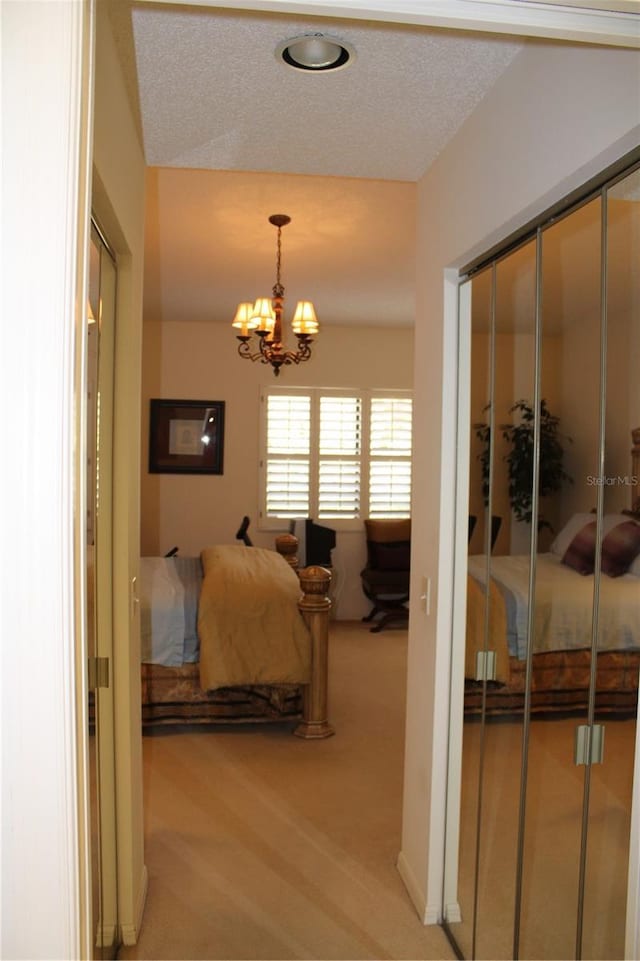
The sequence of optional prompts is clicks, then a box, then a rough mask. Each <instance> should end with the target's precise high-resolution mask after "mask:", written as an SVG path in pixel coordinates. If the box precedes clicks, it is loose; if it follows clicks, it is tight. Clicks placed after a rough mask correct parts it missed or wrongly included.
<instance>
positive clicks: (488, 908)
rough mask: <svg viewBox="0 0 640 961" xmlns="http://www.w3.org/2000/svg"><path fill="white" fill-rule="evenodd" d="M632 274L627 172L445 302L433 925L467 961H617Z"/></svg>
mask: <svg viewBox="0 0 640 961" xmlns="http://www.w3.org/2000/svg"><path fill="white" fill-rule="evenodd" d="M638 262H640V171H639V170H637V169H636V170H634V171H632V172H628V173H626V174H625V175H624V176H620V177H618V178H617V179H615V180H612V181H611V182H610V183H608V184H606V185H605V186H604V187H602V188H601V189H599V190H598V191H596V192H595V193H594V195H593V196H591V197H588V198H585V200H584V201H583V202H581V203H580V204H578V205H576V206H575V207H573V208H572V209H571V210H569V211H568V212H567V213H566V214H563V215H562V216H560V217H555V218H554V219H553V220H550V221H549V222H548V223H543V224H542V225H541V226H540V227H538V229H537V230H536V232H535V234H534V235H531V236H530V237H528V238H525V239H524V240H523V241H522V242H521V243H520V244H519V245H518V246H515V247H513V248H512V249H510V250H508V251H507V252H505V253H504V254H503V255H501V256H498V257H495V258H493V259H492V260H491V261H490V262H488V263H486V264H485V265H483V266H481V267H480V269H478V270H477V271H475V272H474V273H473V274H472V275H471V278H470V279H469V280H467V281H465V283H464V285H463V287H462V288H461V297H460V302H461V305H462V307H463V309H462V310H461V318H460V346H461V353H460V369H461V371H463V372H464V371H467V373H468V380H466V381H465V382H464V383H463V384H461V393H460V417H461V422H460V427H459V457H460V461H461V463H462V469H461V478H462V480H461V481H459V484H458V492H459V495H460V496H459V501H460V503H459V507H458V527H459V536H458V539H457V553H458V555H462V553H463V550H464V556H458V557H457V559H456V571H457V574H456V607H457V609H458V610H460V609H462V610H464V611H466V616H465V618H464V622H463V621H462V619H461V618H460V617H459V618H458V620H457V621H456V622H455V623H456V624H457V626H456V627H455V628H454V639H453V643H454V648H453V658H452V662H453V665H454V668H453V678H452V717H451V757H450V772H451V774H450V783H449V797H448V825H447V838H446V864H445V912H446V917H445V921H446V923H447V927H448V931H449V933H450V935H451V936H452V938H453V939H454V940H455V942H456V944H457V947H458V948H459V950H460V953H461V955H462V956H463V957H464V958H470V959H471V958H493V959H500V958H505V959H508V958H514V959H515V958H528V959H533V958H538V959H543V958H549V959H553V958H583V957H584V958H600V959H607V958H611V959H615V958H621V957H624V934H625V907H626V885H627V870H628V856H629V827H630V815H631V792H632V776H633V757H634V749H635V727H636V714H637V682H638V671H639V668H640V514H637V513H635V512H634V511H635V510H637V508H638V507H640V504H638V502H637V498H638V494H639V493H640V488H639V486H638V477H637V474H636V467H637V464H638V451H637V446H638V445H636V441H640V437H639V434H638V431H637V430H636V429H637V428H638V427H640V396H639V393H640V392H639V390H638V378H637V374H636V372H637V369H638V363H637V362H638V351H639V350H640V316H639V306H640V289H639V285H640V279H639V275H638V271H637V269H635V268H634V266H633V265H634V264H636V265H637V263H638ZM467 305H468V308H467ZM465 451H466V453H465ZM463 528H464V531H465V534H466V535H467V536H466V544H464V547H463V538H462V529H463Z"/></svg>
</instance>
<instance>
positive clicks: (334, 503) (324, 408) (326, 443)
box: [318, 395, 362, 518]
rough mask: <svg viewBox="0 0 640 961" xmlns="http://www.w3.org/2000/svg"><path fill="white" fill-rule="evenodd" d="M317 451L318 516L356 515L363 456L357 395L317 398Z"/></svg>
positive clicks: (360, 411)
mask: <svg viewBox="0 0 640 961" xmlns="http://www.w3.org/2000/svg"><path fill="white" fill-rule="evenodd" d="M318 453H319V459H318V517H319V518H329V517H344V518H356V517H359V516H360V477H361V463H360V462H361V457H362V402H361V400H360V398H359V397H342V396H335V395H332V396H321V397H320V430H319V443H318Z"/></svg>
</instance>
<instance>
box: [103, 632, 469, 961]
mask: <svg viewBox="0 0 640 961" xmlns="http://www.w3.org/2000/svg"><path fill="white" fill-rule="evenodd" d="M406 638H407V634H406V631H404V630H386V631H383V632H381V633H380V634H371V633H370V632H369V630H368V627H367V625H362V624H360V623H358V622H345V623H333V624H332V629H331V653H330V720H331V721H332V723H333V724H334V725H335V728H336V732H337V733H336V736H335V737H332V738H330V739H328V740H325V741H317V742H308V741H302V740H300V739H298V738H295V737H293V736H292V735H291V733H290V728H289V727H288V726H287V725H277V726H275V725H253V726H241V727H235V728H230V727H225V728H220V727H218V728H208V729H198V730H194V729H193V728H191V729H189V730H184V729H183V730H182V731H179V730H178V729H173V730H172V731H171V732H163V731H161V732H159V733H157V734H154V735H152V736H147V737H145V738H144V776H145V825H146V826H145V836H146V855H145V858H146V863H147V867H148V870H149V894H148V901H147V906H146V911H145V918H144V924H143V929H142V933H141V937H140V940H139V942H138V944H137V945H136V946H135V947H133V948H122V949H121V950H120V953H119V955H118V957H119V958H120V959H122V961H125V959H134V958H137V959H158V961H159V959H165V958H171V959H182V961H186V959H200V958H206V959H227V961H231V959H260V961H268V959H300V961H302V959H325V961H332V959H342V961H346V959H352V961H356V959H361V958H372V959H373V958H376V959H414V961H419V959H441V961H445V959H448V958H453V957H454V955H453V952H452V950H451V948H450V946H449V944H448V942H447V940H446V937H445V935H444V933H443V932H442V930H441V929H440V928H438V927H431V926H430V927H424V926H423V925H422V924H421V923H420V920H419V918H418V916H417V914H416V912H415V909H414V908H413V905H412V904H411V902H410V900H409V897H408V895H407V893H406V890H405V888H404V885H403V883H402V881H401V879H400V876H399V875H398V873H397V870H396V867H395V862H396V858H397V855H398V851H399V849H400V830H401V801H402V767H403V742H404V709H405V704H404V691H405V671H406Z"/></svg>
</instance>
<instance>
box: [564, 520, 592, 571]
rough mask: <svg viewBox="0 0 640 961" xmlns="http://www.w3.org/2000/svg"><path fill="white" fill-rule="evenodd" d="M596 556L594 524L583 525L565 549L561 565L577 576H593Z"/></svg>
mask: <svg viewBox="0 0 640 961" xmlns="http://www.w3.org/2000/svg"><path fill="white" fill-rule="evenodd" d="M595 555H596V522H595V521H591V522H590V523H589V524H585V525H584V526H583V527H582V528H581V529H580V530H579V531H578V533H577V534H576V535H575V537H574V538H573V540H572V541H571V543H570V544H569V546H568V547H567V549H566V551H565V553H564V555H563V557H562V563H563V564H566V565H567V567H572V568H573V570H574V571H577V572H578V574H585V575H586V574H593V568H594V566H595Z"/></svg>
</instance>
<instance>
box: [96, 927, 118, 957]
mask: <svg viewBox="0 0 640 961" xmlns="http://www.w3.org/2000/svg"><path fill="white" fill-rule="evenodd" d="M117 933H118V932H117V925H115V924H99V925H98V930H97V931H96V945H95V946H96V948H102V949H103V952H102V954H103V956H104V957H115V949H116V947H117V945H118V941H117V938H116V935H117ZM104 949H106V952H105V950H104Z"/></svg>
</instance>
